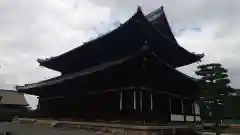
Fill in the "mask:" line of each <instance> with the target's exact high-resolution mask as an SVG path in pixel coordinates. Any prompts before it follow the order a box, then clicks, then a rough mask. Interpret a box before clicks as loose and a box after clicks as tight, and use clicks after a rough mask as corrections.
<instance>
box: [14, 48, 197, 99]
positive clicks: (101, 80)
mask: <svg viewBox="0 0 240 135" xmlns="http://www.w3.org/2000/svg"><path fill="white" fill-rule="evenodd" d="M145 58H148V60H147V62H146V65H145V66H146V67H145V66H144V65H143V63H144V59H145ZM173 84H174V85H176V86H179V88H178V89H179V90H180V91H182V92H184V91H187V89H192V91H194V89H196V87H195V86H196V83H195V81H194V80H193V79H192V78H190V77H188V76H187V75H185V74H183V73H181V72H180V71H178V70H176V69H174V68H173V67H171V66H170V65H168V64H167V63H165V62H164V61H162V60H161V59H160V58H158V57H157V55H155V53H154V52H151V51H149V50H148V51H146V50H141V51H140V52H137V53H135V54H133V55H130V56H127V57H124V58H122V59H119V60H116V61H112V62H107V63H103V64H101V65H99V66H95V67H92V68H89V69H87V70H84V71H81V72H76V73H73V74H68V75H63V76H60V77H56V78H53V79H50V80H46V81H42V82H39V83H33V84H28V85H25V86H17V87H16V88H17V90H18V91H19V92H25V93H28V94H34V95H39V96H40V95H42V94H43V93H44V94H45V95H47V94H50V93H51V92H52V94H56V93H57V92H59V91H60V89H62V88H63V87H66V88H65V89H72V88H74V89H76V88H75V87H77V89H78V90H76V91H84V90H83V89H86V90H90V88H92V89H106V88H113V87H124V86H128V85H139V86H140V85H155V86H156V88H159V89H176V88H175V86H174V85H173ZM167 87H168V88H167ZM180 88H184V90H182V89H180ZM53 91H54V92H53ZM68 91H72V92H73V90H68ZM63 93H66V91H65V92H63ZM190 93H191V91H190Z"/></svg>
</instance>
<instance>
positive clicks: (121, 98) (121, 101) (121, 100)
mask: <svg viewBox="0 0 240 135" xmlns="http://www.w3.org/2000/svg"><path fill="white" fill-rule="evenodd" d="M119 109H120V111H121V110H122V109H123V92H122V91H121V92H120V104H119Z"/></svg>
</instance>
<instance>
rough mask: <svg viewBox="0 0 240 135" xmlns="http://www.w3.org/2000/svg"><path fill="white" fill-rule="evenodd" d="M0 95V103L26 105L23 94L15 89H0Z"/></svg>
mask: <svg viewBox="0 0 240 135" xmlns="http://www.w3.org/2000/svg"><path fill="white" fill-rule="evenodd" d="M0 97H1V100H0V104H3V105H16V106H28V102H27V100H26V98H25V96H24V94H23V93H18V92H17V91H13V90H2V89H0Z"/></svg>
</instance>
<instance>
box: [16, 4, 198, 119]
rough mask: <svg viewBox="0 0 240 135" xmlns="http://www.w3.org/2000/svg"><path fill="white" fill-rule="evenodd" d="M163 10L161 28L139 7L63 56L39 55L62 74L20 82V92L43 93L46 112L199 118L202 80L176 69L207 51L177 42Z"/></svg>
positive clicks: (70, 115) (91, 116) (43, 114)
mask: <svg viewBox="0 0 240 135" xmlns="http://www.w3.org/2000/svg"><path fill="white" fill-rule="evenodd" d="M161 11H162V13H161V14H160V16H159V17H161V18H162V19H161V18H160V20H162V21H163V22H162V23H160V25H161V27H157V25H159V24H157V23H156V21H155V22H154V21H153V20H154V19H151V20H152V22H151V21H149V20H148V19H147V17H149V16H152V15H151V14H150V15H149V16H146V17H145V16H144V15H143V14H142V12H141V10H140V8H139V9H138V11H137V13H135V15H134V16H133V17H132V18H131V19H129V20H128V21H127V22H126V23H125V24H123V25H122V26H120V27H119V28H117V29H116V30H114V31H112V32H110V33H108V34H107V35H105V36H103V37H100V38H98V39H96V40H93V41H90V42H88V43H86V44H84V45H83V46H81V47H79V48H76V49H74V50H72V51H69V52H67V53H65V54H63V55H60V56H57V57H54V58H52V59H49V60H39V62H40V64H41V65H43V66H46V67H48V68H51V69H54V70H57V71H61V72H62V75H61V76H59V77H56V78H53V79H50V80H46V81H42V82H39V83H35V84H29V85H25V86H17V89H18V91H20V92H24V93H28V94H33V95H38V96H39V97H40V98H39V106H38V111H39V116H41V117H54V118H56V119H59V118H84V119H86V120H109V121H115V120H120V121H157V122H158V123H164V124H166V123H169V122H173V121H192V122H194V121H197V120H198V119H199V118H198V117H199V116H198V115H199V114H196V111H195V110H196V109H195V107H196V105H195V103H194V102H195V98H196V93H197V89H198V88H197V85H196V82H195V80H194V79H192V78H190V77H188V76H187V75H185V74H183V73H181V72H179V71H177V70H176V69H175V68H176V67H179V66H182V65H186V64H190V63H193V62H196V61H198V60H200V59H201V58H202V56H200V55H195V54H193V53H189V52H188V51H187V50H185V49H184V48H182V47H180V46H179V45H178V44H177V42H176V40H175V38H174V36H173V34H172V33H171V31H170V28H169V25H168V23H167V20H166V17H165V15H164V12H163V10H162V9H161ZM151 18H152V17H151ZM158 20H159V18H158ZM153 22H154V23H153ZM164 28H165V29H164ZM161 30H162V31H163V33H161ZM164 34H165V35H164ZM168 36H169V37H170V38H168ZM171 51H173V53H175V55H176V56H173V54H172V52H171ZM178 117H180V118H178ZM189 119H190V120H189Z"/></svg>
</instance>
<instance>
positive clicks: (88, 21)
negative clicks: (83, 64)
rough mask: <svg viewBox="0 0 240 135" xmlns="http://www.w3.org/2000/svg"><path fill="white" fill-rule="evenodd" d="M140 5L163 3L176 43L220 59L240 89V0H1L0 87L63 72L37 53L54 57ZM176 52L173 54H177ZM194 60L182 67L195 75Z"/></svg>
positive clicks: (150, 7)
mask: <svg viewBox="0 0 240 135" xmlns="http://www.w3.org/2000/svg"><path fill="white" fill-rule="evenodd" d="M138 5H141V6H142V7H143V11H144V12H145V13H149V12H151V11H152V10H155V9H156V8H158V7H160V6H161V5H164V7H165V12H166V15H167V17H168V20H169V22H170V24H171V27H172V29H173V31H174V33H175V34H176V38H177V40H178V42H179V43H180V44H181V45H182V46H183V47H185V48H186V49H188V50H189V51H190V52H196V53H205V58H204V60H203V63H209V62H220V63H221V64H223V66H224V67H226V68H227V69H228V70H229V75H230V78H231V80H232V86H233V87H235V88H240V83H239V82H240V70H239V69H240V57H239V56H240V53H239V51H240V25H239V24H240V14H239V13H240V1H239V0H181V1H180V0H151V1H150V0H21V1H20V0H0V65H1V69H0V87H1V88H8V89H13V88H14V86H15V85H23V84H25V83H32V82H37V81H40V80H43V79H47V78H51V77H54V76H57V75H59V73H58V72H54V71H51V70H48V69H46V68H41V67H39V66H38V63H37V62H36V59H37V58H42V57H48V56H56V55H59V54H61V53H63V52H66V51H68V50H70V49H73V48H75V47H77V46H79V45H81V44H82V43H83V42H84V41H88V40H90V39H92V38H95V37H96V36H97V35H98V34H99V33H105V32H107V31H109V30H110V29H112V27H113V26H114V24H115V23H116V22H119V21H120V22H124V21H125V20H127V19H128V18H129V17H130V16H131V15H132V14H133V13H134V12H135V11H136V9H137V6H138ZM173 57H174V54H173ZM195 68H196V64H193V65H190V66H187V67H183V68H181V69H180V70H181V71H183V72H185V73H187V74H189V75H193V71H194V70H195Z"/></svg>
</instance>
